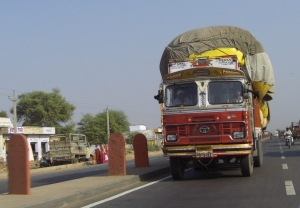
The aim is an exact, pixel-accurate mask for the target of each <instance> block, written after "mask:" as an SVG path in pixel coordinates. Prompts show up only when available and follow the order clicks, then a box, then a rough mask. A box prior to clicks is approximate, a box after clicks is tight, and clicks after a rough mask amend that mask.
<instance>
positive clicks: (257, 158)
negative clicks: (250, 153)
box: [254, 139, 264, 167]
mask: <svg viewBox="0 0 300 208" xmlns="http://www.w3.org/2000/svg"><path fill="white" fill-rule="evenodd" d="M256 148H257V156H254V166H255V167H261V166H262V164H263V157H264V156H263V149H262V141H261V139H259V140H257V147H256Z"/></svg>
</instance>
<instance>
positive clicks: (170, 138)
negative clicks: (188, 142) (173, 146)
mask: <svg viewBox="0 0 300 208" xmlns="http://www.w3.org/2000/svg"><path fill="white" fill-rule="evenodd" d="M166 140H167V142H176V141H177V136H176V134H168V135H167V138H166Z"/></svg>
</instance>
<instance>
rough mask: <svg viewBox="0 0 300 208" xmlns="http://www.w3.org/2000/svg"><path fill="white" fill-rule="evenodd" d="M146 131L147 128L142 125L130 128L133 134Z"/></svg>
mask: <svg viewBox="0 0 300 208" xmlns="http://www.w3.org/2000/svg"><path fill="white" fill-rule="evenodd" d="M146 129H147V128H146V126H145V125H142V124H139V125H132V126H129V131H130V132H133V131H144V130H146Z"/></svg>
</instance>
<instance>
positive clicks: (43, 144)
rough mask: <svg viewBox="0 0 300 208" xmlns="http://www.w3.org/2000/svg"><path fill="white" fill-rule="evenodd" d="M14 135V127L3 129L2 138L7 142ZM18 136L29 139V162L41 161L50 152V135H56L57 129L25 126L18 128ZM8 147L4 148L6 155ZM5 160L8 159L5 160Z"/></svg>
mask: <svg viewBox="0 0 300 208" xmlns="http://www.w3.org/2000/svg"><path fill="white" fill-rule="evenodd" d="M13 134H14V128H13V127H7V128H1V133H0V136H2V138H3V139H4V140H5V141H9V139H10V137H11V136H12V135H13ZM17 134H23V135H25V136H26V138H27V142H28V151H29V161H32V160H39V159H41V158H42V156H43V155H44V154H46V152H48V151H49V138H50V135H53V134H55V128H54V127H34V126H23V127H17ZM7 147H8V146H7V145H5V146H4V151H5V153H6V151H9V150H8V148H7ZM5 159H6V157H5V158H4V160H5Z"/></svg>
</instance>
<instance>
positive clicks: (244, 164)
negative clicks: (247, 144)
mask: <svg viewBox="0 0 300 208" xmlns="http://www.w3.org/2000/svg"><path fill="white" fill-rule="evenodd" d="M241 172H242V175H243V176H245V177H249V176H251V175H252V173H253V156H252V154H249V155H246V156H244V157H242V158H241Z"/></svg>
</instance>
